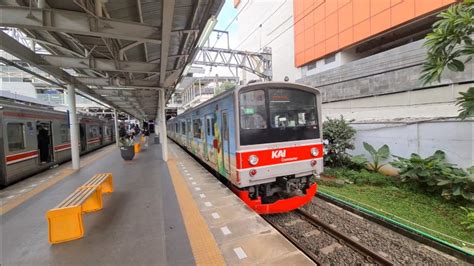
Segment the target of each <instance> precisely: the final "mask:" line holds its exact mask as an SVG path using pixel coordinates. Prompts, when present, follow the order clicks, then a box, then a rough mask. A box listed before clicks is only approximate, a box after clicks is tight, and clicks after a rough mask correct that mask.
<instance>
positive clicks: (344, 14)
mask: <svg viewBox="0 0 474 266" xmlns="http://www.w3.org/2000/svg"><path fill="white" fill-rule="evenodd" d="M456 2H457V1H456V0H294V5H293V15H294V36H295V65H296V66H297V67H301V66H303V65H305V64H308V63H310V62H312V61H315V60H317V59H321V58H323V57H325V56H327V55H330V54H333V53H336V52H338V51H340V50H342V49H344V48H346V47H350V46H352V45H354V44H357V43H360V42H362V41H364V40H367V39H370V38H371V37H374V36H377V35H379V34H381V33H383V32H386V31H389V30H391V29H393V28H396V27H398V26H401V25H403V24H406V23H409V22H411V21H413V20H415V19H417V18H420V17H423V16H425V15H427V14H430V13H433V12H436V11H438V10H440V9H443V8H445V7H447V6H449V5H450V4H453V3H456Z"/></svg>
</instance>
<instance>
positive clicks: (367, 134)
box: [322, 84, 474, 168]
mask: <svg viewBox="0 0 474 266" xmlns="http://www.w3.org/2000/svg"><path fill="white" fill-rule="evenodd" d="M471 86H473V85H472V84H465V85H453V86H449V87H439V88H432V89H425V90H418V91H407V92H402V93H396V94H389V95H382V96H376V97H367V98H361V99H353V100H346V101H340V102H333V103H325V104H323V107H322V111H323V116H324V117H332V118H336V117H339V116H340V115H343V116H344V118H345V119H347V120H351V119H354V122H353V123H352V124H351V125H352V126H353V127H354V128H355V129H356V130H357V134H356V139H355V146H356V149H355V150H354V151H351V152H350V153H351V154H354V155H357V154H365V155H368V153H367V152H366V151H365V149H364V147H363V145H362V143H363V142H364V141H365V142H368V143H369V144H371V145H372V146H374V147H376V148H379V147H380V146H382V145H383V144H387V145H388V146H389V147H390V150H391V153H392V154H395V155H398V156H402V157H409V156H410V154H411V153H418V154H420V155H421V156H422V157H427V156H430V155H432V154H433V153H434V152H435V151H436V150H442V151H444V152H445V153H446V158H447V161H448V162H450V163H453V164H457V165H458V166H460V167H463V168H468V167H470V166H472V165H474V144H473V143H474V120H472V119H471V120H465V121H460V120H459V119H456V118H455V117H456V116H457V115H458V107H457V106H456V105H455V101H456V97H458V96H459V92H460V91H466V90H467V89H468V88H469V87H471ZM367 158H369V157H367Z"/></svg>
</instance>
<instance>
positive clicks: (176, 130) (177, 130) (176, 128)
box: [174, 123, 179, 133]
mask: <svg viewBox="0 0 474 266" xmlns="http://www.w3.org/2000/svg"><path fill="white" fill-rule="evenodd" d="M174 132H175V133H178V132H179V127H178V123H176V124H174Z"/></svg>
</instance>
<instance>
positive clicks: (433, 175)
mask: <svg viewBox="0 0 474 266" xmlns="http://www.w3.org/2000/svg"><path fill="white" fill-rule="evenodd" d="M394 157H395V158H397V160H396V161H394V162H392V163H391V164H392V165H393V166H394V167H397V168H399V169H400V178H401V180H402V181H404V182H407V181H413V182H416V183H418V184H419V185H420V187H422V188H424V189H426V190H427V191H429V192H433V193H440V194H441V196H443V197H444V198H446V199H453V198H457V199H461V198H464V199H466V200H470V201H474V178H473V177H472V176H469V175H468V174H467V173H466V172H465V171H464V170H463V169H461V168H456V167H454V165H453V164H449V163H447V162H446V161H445V159H446V156H445V153H444V152H443V151H440V150H437V151H436V152H435V153H434V154H433V155H432V156H429V157H427V158H425V159H423V158H421V157H420V156H419V155H418V154H416V153H413V154H411V157H410V158H403V157H399V156H395V155H394Z"/></svg>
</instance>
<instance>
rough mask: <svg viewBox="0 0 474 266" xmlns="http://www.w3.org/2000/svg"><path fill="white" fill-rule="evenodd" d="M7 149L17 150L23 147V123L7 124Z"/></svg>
mask: <svg viewBox="0 0 474 266" xmlns="http://www.w3.org/2000/svg"><path fill="white" fill-rule="evenodd" d="M7 138H8V150H9V151H19V150H24V149H25V130H24V125H23V123H8V124H7Z"/></svg>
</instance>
